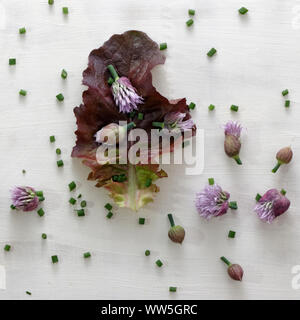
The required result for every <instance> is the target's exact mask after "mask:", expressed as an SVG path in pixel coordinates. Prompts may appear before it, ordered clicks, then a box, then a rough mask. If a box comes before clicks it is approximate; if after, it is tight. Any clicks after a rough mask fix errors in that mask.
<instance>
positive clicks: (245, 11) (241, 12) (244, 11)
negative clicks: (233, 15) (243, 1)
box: [239, 7, 248, 14]
mask: <svg viewBox="0 0 300 320" xmlns="http://www.w3.org/2000/svg"><path fill="white" fill-rule="evenodd" d="M247 12H248V9H247V8H245V7H242V8H240V9H239V13H240V14H246V13H247Z"/></svg>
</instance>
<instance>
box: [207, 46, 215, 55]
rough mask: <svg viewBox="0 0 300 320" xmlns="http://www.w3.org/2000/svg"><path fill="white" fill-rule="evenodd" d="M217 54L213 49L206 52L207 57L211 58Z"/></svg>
mask: <svg viewBox="0 0 300 320" xmlns="http://www.w3.org/2000/svg"><path fill="white" fill-rule="evenodd" d="M216 53H217V50H216V49H215V48H211V49H210V50H209V51H208V52H207V55H208V56H209V57H212V56H213V55H215V54H216Z"/></svg>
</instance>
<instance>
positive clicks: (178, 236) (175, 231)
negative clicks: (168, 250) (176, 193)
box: [168, 213, 185, 244]
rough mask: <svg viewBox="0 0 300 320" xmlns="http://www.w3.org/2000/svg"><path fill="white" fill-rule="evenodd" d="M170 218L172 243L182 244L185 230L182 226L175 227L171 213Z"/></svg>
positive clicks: (169, 234)
mask: <svg viewBox="0 0 300 320" xmlns="http://www.w3.org/2000/svg"><path fill="white" fill-rule="evenodd" d="M168 218H169V221H170V224H171V228H170V229H169V232H168V236H169V238H170V240H171V241H173V242H175V243H180V244H181V243H182V241H183V240H184V237H185V230H184V228H183V227H182V226H179V225H178V226H176V225H175V223H174V219H173V215H172V214H171V213H169V214H168Z"/></svg>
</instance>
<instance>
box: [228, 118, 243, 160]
mask: <svg viewBox="0 0 300 320" xmlns="http://www.w3.org/2000/svg"><path fill="white" fill-rule="evenodd" d="M241 132H242V127H241V125H240V124H238V123H237V122H234V121H228V122H227V123H226V124H225V126H224V133H225V141H224V150H225V153H226V154H227V156H228V157H230V158H233V159H234V160H235V161H236V162H237V164H239V165H241V164H242V161H241V159H240V157H239V153H240V149H241V146H242V145H241V142H240V136H241Z"/></svg>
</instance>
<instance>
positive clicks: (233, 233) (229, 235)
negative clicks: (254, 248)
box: [228, 230, 235, 238]
mask: <svg viewBox="0 0 300 320" xmlns="http://www.w3.org/2000/svg"><path fill="white" fill-rule="evenodd" d="M234 237H235V231H232V230H229V232H228V238H234Z"/></svg>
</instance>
